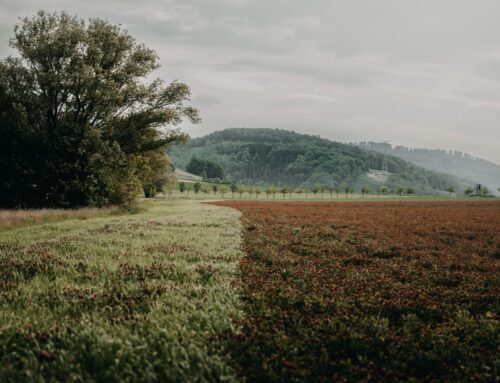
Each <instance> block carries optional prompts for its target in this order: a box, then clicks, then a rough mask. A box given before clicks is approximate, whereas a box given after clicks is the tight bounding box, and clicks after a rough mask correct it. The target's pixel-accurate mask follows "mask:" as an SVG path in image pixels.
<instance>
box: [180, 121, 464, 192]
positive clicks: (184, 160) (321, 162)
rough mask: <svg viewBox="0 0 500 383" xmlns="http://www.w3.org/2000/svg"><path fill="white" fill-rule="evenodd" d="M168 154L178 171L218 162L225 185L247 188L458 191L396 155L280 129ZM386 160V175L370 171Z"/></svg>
mask: <svg viewBox="0 0 500 383" xmlns="http://www.w3.org/2000/svg"><path fill="white" fill-rule="evenodd" d="M170 155H171V157H172V159H173V162H174V165H175V166H177V167H179V168H182V169H185V168H186V167H187V165H188V163H189V161H190V160H191V158H193V157H196V158H201V159H206V160H210V161H213V162H216V163H218V164H219V165H221V166H222V168H223V170H224V173H225V175H226V178H227V179H228V180H231V181H236V182H243V183H248V184H273V185H286V186H293V187H308V186H312V185H317V184H319V185H322V186H328V187H332V186H351V188H354V189H357V188H360V187H361V186H367V187H371V188H374V187H378V186H387V187H389V188H393V189H395V188H397V187H412V188H414V189H415V191H416V192H428V193H429V192H438V191H444V190H445V189H446V188H448V187H449V186H452V185H453V186H455V187H460V186H461V185H460V182H459V181H458V179H456V178H455V177H451V176H448V175H444V174H438V173H435V172H431V171H427V170H424V169H422V168H420V167H418V166H415V165H413V164H410V163H408V162H406V161H404V160H402V159H400V158H396V157H394V156H387V155H383V154H381V153H377V152H375V151H370V150H365V149H362V148H359V147H356V146H353V145H347V144H342V143H338V142H333V141H330V140H327V139H323V138H320V137H317V136H310V135H305V134H298V133H294V132H291V131H286V130H281V129H248V128H231V129H225V130H222V131H218V132H215V133H211V134H208V135H206V136H204V137H200V138H195V139H193V140H191V141H190V142H188V143H187V144H184V145H180V146H174V147H173V148H171V150H170ZM384 161H385V162H386V164H387V170H388V173H386V172H379V173H377V172H374V171H373V170H381V169H383V166H384ZM372 190H373V189H372Z"/></svg>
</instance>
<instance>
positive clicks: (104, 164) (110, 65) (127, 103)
mask: <svg viewBox="0 0 500 383" xmlns="http://www.w3.org/2000/svg"><path fill="white" fill-rule="evenodd" d="M11 46H12V47H13V48H15V49H16V50H17V52H18V56H17V57H8V58H6V59H4V60H2V61H1V62H0V136H1V140H0V174H1V182H0V207H4V208H5V207H8V208H11V207H77V206H89V205H90V206H91V205H95V206H102V205H108V204H118V205H125V206H128V205H130V204H131V203H132V202H133V201H134V200H135V199H136V197H137V195H138V194H139V193H140V192H141V190H142V191H143V192H144V193H145V194H146V195H152V194H154V193H155V192H156V191H157V190H158V189H161V188H162V185H164V184H165V183H167V182H171V177H170V178H169V174H170V173H171V172H169V169H171V164H170V162H169V160H168V158H167V157H166V156H165V150H166V148H167V147H168V145H170V144H171V143H174V142H180V141H184V140H185V139H186V137H187V136H186V135H185V134H184V133H182V132H181V131H180V130H179V129H178V128H177V125H178V124H179V123H180V122H181V121H182V120H183V119H184V118H187V119H189V120H191V121H192V122H198V121H199V117H198V111H197V110H196V109H195V108H193V107H191V106H189V105H187V102H188V101H189V96H190V91H189V87H188V86H187V85H186V84H183V83H180V82H175V81H174V82H172V83H170V84H165V83H164V82H163V81H161V80H159V79H157V80H154V81H152V82H150V83H147V82H146V81H145V79H146V77H148V76H150V75H151V74H152V72H153V71H154V70H155V69H156V68H158V66H159V64H158V57H157V55H156V53H155V52H154V51H153V50H151V49H149V48H147V47H146V46H144V45H143V44H139V43H137V42H136V41H135V39H134V38H133V37H132V36H130V35H129V34H128V33H127V32H126V31H125V30H123V29H121V28H120V27H119V26H116V25H112V24H110V23H108V22H106V21H103V20H99V19H91V20H89V21H88V22H85V21H84V20H81V19H78V18H77V17H72V16H70V15H68V14H66V13H64V12H62V13H54V14H47V13H45V12H43V11H40V12H38V13H37V14H36V15H35V16H34V17H31V18H25V19H23V20H22V21H21V22H20V23H19V25H17V26H16V27H15V32H14V37H13V39H12V40H11Z"/></svg>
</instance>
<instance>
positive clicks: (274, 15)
mask: <svg viewBox="0 0 500 383" xmlns="http://www.w3.org/2000/svg"><path fill="white" fill-rule="evenodd" d="M42 6H43V7H44V9H45V10H46V11H49V12H51V11H60V10H66V11H67V12H68V13H70V14H75V13H77V14H78V15H79V16H80V17H84V18H87V17H101V18H105V19H108V20H109V21H110V22H111V23H117V24H118V23H121V24H122V26H123V27H124V28H126V29H128V30H129V31H130V33H131V34H132V35H133V36H134V37H136V38H137V40H138V41H141V42H144V43H145V44H146V45H148V46H149V47H151V48H153V49H155V50H156V51H157V53H158V55H159V57H160V61H161V63H162V65H163V66H162V68H161V69H160V70H159V71H158V72H157V75H158V76H159V77H161V78H163V79H166V80H171V79H174V78H178V79H179V80H180V81H183V82H186V83H187V84H189V85H190V86H191V89H192V94H193V102H194V104H195V105H196V106H198V107H199V108H200V111H201V116H202V118H203V123H202V124H199V125H197V126H192V125H186V127H185V128H186V131H187V132H188V133H190V134H191V135H193V136H199V135H202V134H206V133H208V132H211V131H214V130H217V129H223V128H227V127H230V126H246V127H271V128H272V127H280V128H285V129H294V130H296V131H299V132H304V133H310V134H319V135H321V136H323V137H328V138H333V139H336V140H340V141H369V140H374V141H380V140H389V141H391V142H393V143H398V144H404V145H407V146H412V147H415V146H417V147H428V148H436V147H440V148H449V149H458V150H462V151H465V152H469V153H471V154H473V155H476V156H481V157H484V158H486V159H489V160H492V161H495V162H497V163H500V150H499V145H498V139H497V136H498V132H499V121H500V44H499V43H500V23H498V15H499V14H500V2H498V1H496V0H476V1H467V0H425V1H409V0H379V1H362V2H353V1H350V0H345V1H331V0H324V1H313V2H308V3H306V2H304V1H291V0H286V1H285V0H265V1H250V0H248V1H245V0H214V1H193V0H182V1H181V0H172V1H164V0H157V1H153V0H149V1H148V0H145V1H141V2H140V3H137V2H136V1H131V0H121V1H106V2H104V1H86V2H76V1H74V2H69V1H58V0H54V1H50V2H44V3H43V4H42V3H40V2H39V1H35V0H31V1H11V0H6V1H5V0H4V1H2V2H1V4H0V40H1V41H0V56H1V57H5V56H6V55H8V54H12V53H13V51H12V50H10V49H9V48H8V47H7V41H8V39H9V37H11V36H12V29H13V25H14V24H15V23H16V22H17V20H18V17H24V16H31V15H33V14H34V13H35V12H36V11H37V10H38V9H39V8H40V7H42Z"/></svg>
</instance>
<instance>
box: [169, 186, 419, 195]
mask: <svg viewBox="0 0 500 383" xmlns="http://www.w3.org/2000/svg"><path fill="white" fill-rule="evenodd" d="M178 188H179V191H180V193H181V195H184V193H185V195H186V196H189V193H190V192H193V193H194V194H195V195H198V194H199V193H203V194H205V195H207V194H210V193H213V194H214V196H217V195H218V194H220V195H221V196H222V197H224V195H225V194H227V193H231V196H232V198H235V196H238V197H239V198H242V197H243V195H244V194H246V195H248V196H249V197H250V198H252V197H253V196H255V198H257V199H258V198H260V196H261V195H264V196H265V197H266V198H267V199H270V198H273V199H276V195H281V196H282V198H283V199H284V198H286V197H287V196H288V198H291V196H292V194H299V195H304V197H305V198H308V196H310V195H312V196H313V197H317V196H321V198H323V197H324V195H325V194H327V195H329V196H330V198H331V199H333V196H334V195H335V197H336V198H337V199H338V198H339V196H345V198H348V196H349V194H353V193H355V191H354V190H353V189H352V188H351V187H349V186H343V187H331V188H328V187H322V186H320V185H316V186H314V187H312V188H310V189H308V188H292V187H275V186H267V187H260V186H246V185H237V184H229V185H218V184H212V185H208V184H202V183H200V182H195V183H192V184H190V183H185V182H181V183H179V186H178ZM370 193H371V194H376V195H377V196H380V195H388V194H398V195H403V194H414V193H415V190H414V189H413V188H403V187H401V188H398V189H396V190H392V189H388V188H386V187H380V188H378V189H377V190H375V191H373V192H372V191H371V190H370V189H369V188H367V187H363V188H362V189H361V190H360V194H361V195H362V197H365V196H366V195H369V194H370Z"/></svg>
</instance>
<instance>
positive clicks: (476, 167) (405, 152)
mask: <svg viewBox="0 0 500 383" xmlns="http://www.w3.org/2000/svg"><path fill="white" fill-rule="evenodd" d="M359 146H360V147H362V148H366V149H370V150H375V151H377V152H380V153H387V154H391V155H393V156H396V157H399V158H402V159H404V160H406V161H409V162H412V163H414V164H416V165H419V166H421V167H423V168H425V169H428V170H433V171H436V172H442V173H447V174H451V175H454V176H457V177H460V178H465V179H469V180H471V181H474V182H477V183H481V184H485V185H487V186H488V187H489V188H490V189H491V190H493V191H494V190H496V189H497V188H498V187H500V166H498V165H497V164H494V163H493V162H489V161H486V160H483V159H480V158H477V157H473V156H471V155H469V154H467V153H463V152H459V151H447V150H436V149H412V148H407V147H404V146H392V145H391V144H387V143H378V142H363V143H360V144H359Z"/></svg>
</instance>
